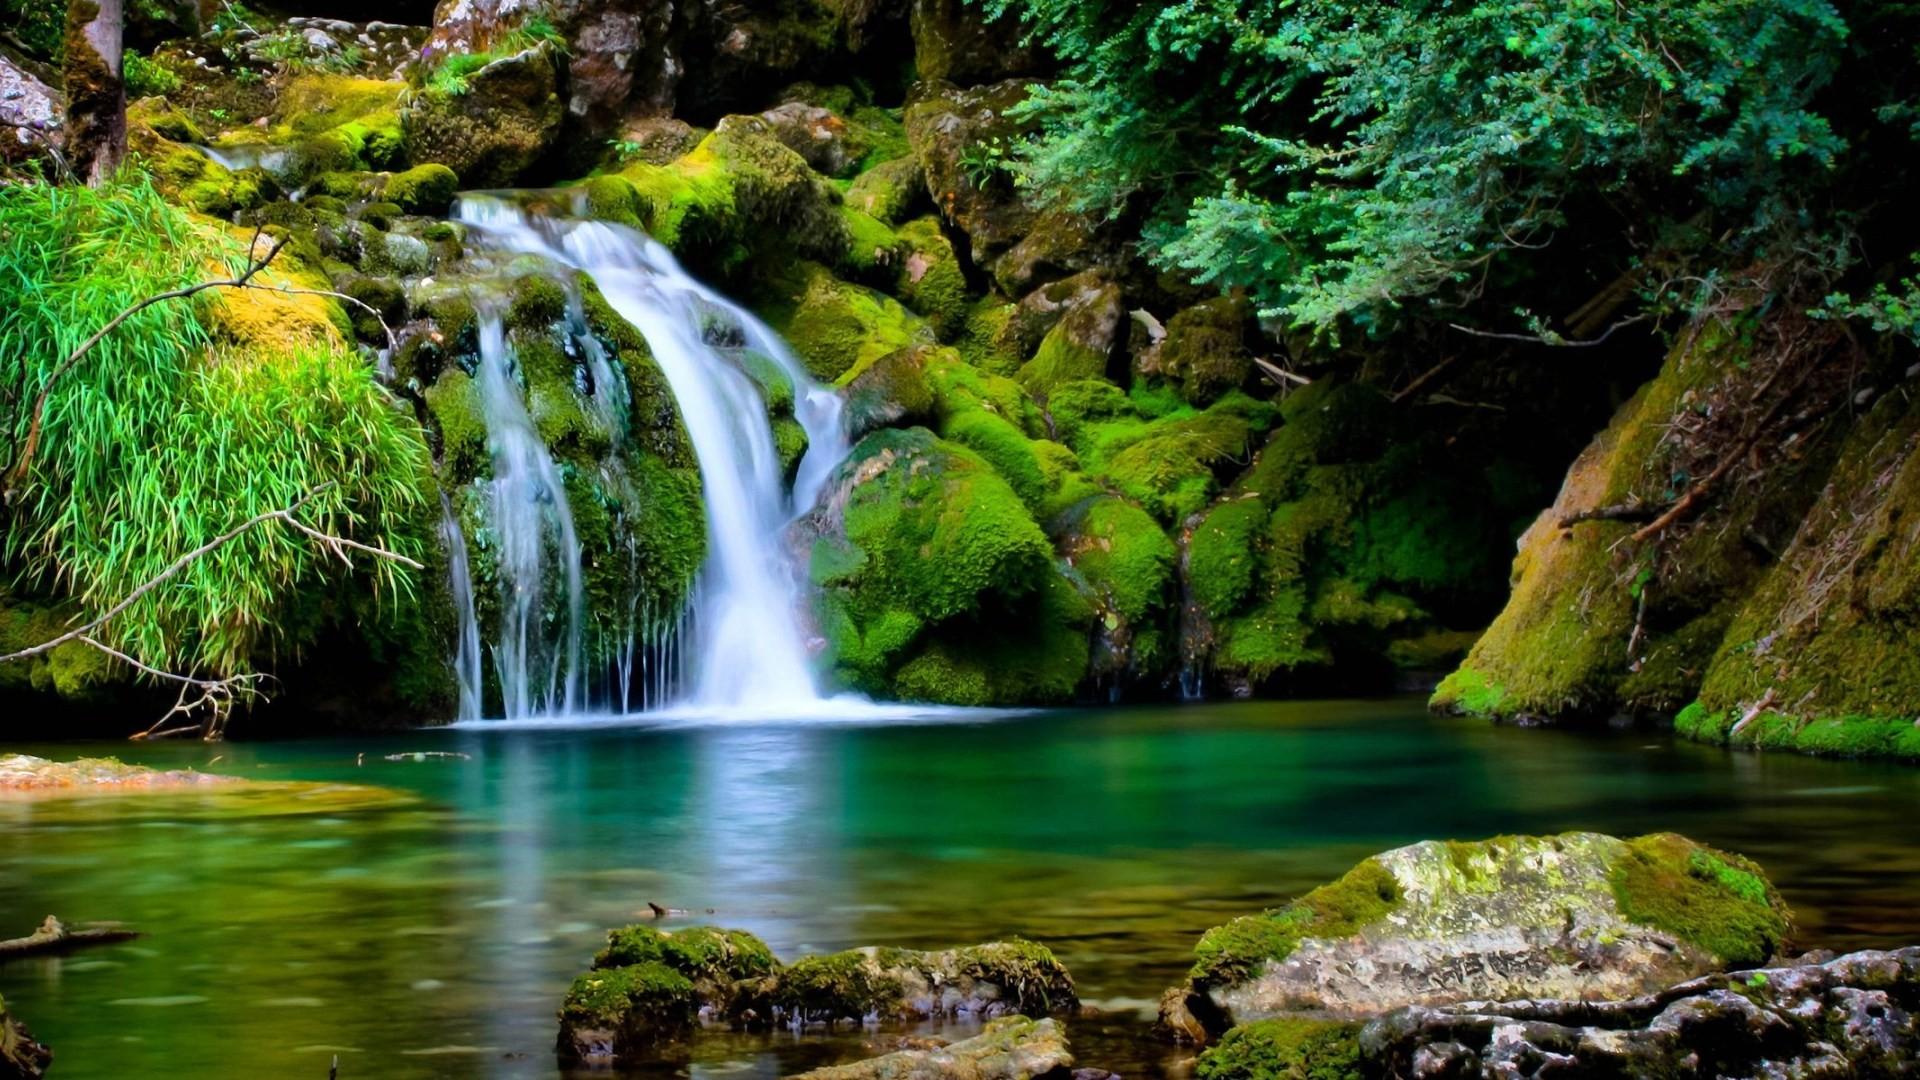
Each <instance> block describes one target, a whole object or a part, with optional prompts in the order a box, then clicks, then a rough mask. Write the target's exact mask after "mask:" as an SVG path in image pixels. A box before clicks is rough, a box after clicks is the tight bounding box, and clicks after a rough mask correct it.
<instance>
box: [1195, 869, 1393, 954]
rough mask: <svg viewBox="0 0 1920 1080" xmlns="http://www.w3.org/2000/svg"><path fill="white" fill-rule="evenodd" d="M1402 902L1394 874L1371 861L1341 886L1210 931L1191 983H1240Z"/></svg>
mask: <svg viewBox="0 0 1920 1080" xmlns="http://www.w3.org/2000/svg"><path fill="white" fill-rule="evenodd" d="M1399 902H1400V885H1399V882H1398V881H1396V880H1395V879H1394V876H1393V873H1392V872H1391V871H1389V870H1388V869H1387V868H1386V867H1385V866H1383V865H1381V864H1380V863H1379V862H1376V861H1375V860H1373V859H1366V860H1363V861H1362V862H1361V863H1360V864H1359V865H1358V866H1355V867H1354V868H1353V869H1352V870H1349V871H1347V873H1346V874H1345V875H1344V876H1343V877H1341V878H1340V880H1338V881H1335V882H1332V883H1330V884H1326V885H1322V886H1320V887H1319V888H1317V889H1315V890H1313V891H1312V892H1310V893H1308V894H1306V895H1305V896H1302V897H1300V898H1299V899H1298V900H1295V901H1293V902H1292V903H1289V904H1288V905H1287V906H1285V907H1283V908H1279V909H1277V910H1274V911H1268V912H1266V913H1264V914H1261V915H1246V916H1242V917H1241V918H1238V919H1235V920H1233V921H1232V922H1230V923H1227V924H1226V925H1225V926H1217V927H1214V928H1213V929H1212V930H1209V931H1207V932H1206V934H1205V935H1204V936H1202V937H1201V938H1200V943H1199V944H1198V945H1196V946H1194V950H1193V954H1194V965H1193V971H1192V978H1193V979H1194V980H1195V981H1196V982H1202V983H1208V984H1213V985H1232V984H1235V983H1238V982H1241V981H1243V980H1245V979H1247V978H1249V977H1251V976H1253V975H1255V974H1257V973H1258V972H1259V970H1260V968H1261V967H1262V966H1263V965H1265V964H1266V963H1268V962H1270V961H1271V962H1274V963H1278V962H1280V961H1283V960H1285V959H1286V958H1287V957H1288V956H1291V955H1292V954H1293V950H1294V949H1296V948H1298V947H1299V945H1300V942H1302V941H1304V940H1306V939H1307V938H1317V937H1328V938H1338V937H1348V936H1350V935H1352V934H1355V933H1358V932H1359V930H1360V929H1361V928H1362V927H1364V926H1366V925H1368V924H1369V923H1373V922H1377V921H1378V920H1380V919H1383V918H1385V917H1386V916H1387V914H1388V913H1389V912H1391V911H1392V910H1393V909H1394V907H1395V905H1397V904H1399Z"/></svg>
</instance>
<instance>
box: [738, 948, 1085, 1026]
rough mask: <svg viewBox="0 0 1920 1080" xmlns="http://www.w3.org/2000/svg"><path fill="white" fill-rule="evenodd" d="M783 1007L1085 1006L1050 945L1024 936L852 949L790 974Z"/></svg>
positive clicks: (919, 1012) (867, 1016) (960, 1014)
mask: <svg viewBox="0 0 1920 1080" xmlns="http://www.w3.org/2000/svg"><path fill="white" fill-rule="evenodd" d="M774 1001H775V1005H776V1007H777V1008H778V1009H779V1010H780V1011H781V1012H782V1013H784V1014H786V1015H787V1016H788V1017H790V1018H792V1019H793V1020H796V1021H798V1022H801V1023H828V1024H831V1023H835V1022H840V1021H854V1022H859V1021H862V1020H879V1021H915V1020H930V1019H937V1020H953V1019H958V1018H969V1019H974V1020H990V1019H994V1018H997V1017H1002V1016H1009V1015H1014V1014H1020V1015H1026V1016H1031V1017H1044V1016H1046V1015H1048V1014H1049V1013H1053V1012H1062V1011H1069V1010H1071V1009H1073V1008H1074V1007H1075V1005H1077V1004H1078V999H1077V998H1076V996H1075V994H1074V989H1073V977H1072V975H1070V974H1069V973H1068V972H1067V969H1066V967H1065V966H1063V965H1062V964H1061V963H1060V961H1059V960H1057V959H1055V958H1054V955H1053V952H1052V951H1051V950H1049V949H1048V948H1047V947H1046V946H1044V945H1038V944H1035V943H1034V942H1031V941H1022V940H1020V939H1018V938H1014V939H1010V940H1007V941H996V942H991V943H989V944H985V945H971V946H967V947H965V948H959V949H946V950H942V951H939V952H919V951H915V950H912V949H895V948H873V947H868V948H864V949H849V950H847V951H845V952H838V953H832V954H830V955H827V956H808V957H804V958H802V959H800V960H797V961H795V962H794V963H793V964H792V965H791V966H789V967H788V968H787V969H786V970H785V971H784V972H782V974H781V977H780V982H779V988H778V989H777V990H776V991H775V993H774Z"/></svg>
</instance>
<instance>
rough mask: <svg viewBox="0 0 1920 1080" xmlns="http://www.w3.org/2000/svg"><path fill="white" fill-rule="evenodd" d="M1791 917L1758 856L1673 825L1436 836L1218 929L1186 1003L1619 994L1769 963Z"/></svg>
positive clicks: (1357, 1010)
mask: <svg viewBox="0 0 1920 1080" xmlns="http://www.w3.org/2000/svg"><path fill="white" fill-rule="evenodd" d="M1789 929H1790V916H1789V913H1788V911H1787V909H1786V907H1785V905H1784V903H1783V902H1782V901H1781V900H1780V897H1779V895H1778V894H1777V893H1776V892H1774V890H1773V888H1772V886H1771V885H1769V884H1768V883H1767V881H1766V878H1765V877H1764V876H1763V875H1762V874H1761V872H1760V871H1759V868H1758V867H1756V866H1754V865H1753V864H1752V863H1750V862H1748V861H1747V860H1745V859H1742V858H1740V857H1739V856H1737V855H1729V854H1726V853H1723V852H1718V851H1715V850H1713V849H1712V848H1708V847H1705V846H1703V845H1700V844H1697V843H1694V842H1693V841H1691V840H1687V839H1686V838H1684V837H1680V836H1675V835H1673V834H1670V833H1662V834H1656V835H1651V836H1643V837H1639V838H1637V839H1634V840H1620V839H1616V838H1614V837H1610V836H1603V835H1600V834H1598V833H1566V834H1563V835H1560V836H1547V837H1500V838H1497V839H1493V840H1486V841H1480V842H1477V843H1458V842H1450V841H1449V842H1441V841H1427V842H1425V843H1420V844H1414V845H1412V846H1410V847H1404V848H1397V849H1395V850H1392V851H1388V852H1384V853H1382V854H1379V855H1376V856H1373V857H1372V858H1370V859H1367V860H1365V861H1363V862H1361V863H1360V864H1359V865H1358V866H1356V867H1355V868H1354V869H1353V870H1352V871H1350V872H1349V873H1348V874H1347V875H1346V876H1345V877H1343V878H1341V879H1340V880H1339V881H1337V882H1334V883H1333V884H1330V885H1326V886H1322V887H1321V888H1319V889H1316V890H1314V891H1313V892H1311V893H1308V894H1307V895H1305V896H1303V897H1301V898H1300V899H1298V900H1295V901H1294V902H1293V903H1291V904H1289V905H1288V906H1287V907H1285V908H1282V909H1280V910H1277V911H1271V912H1267V913H1266V914H1263V915H1254V916H1247V917H1243V918H1240V919H1236V920H1234V921H1233V922H1230V923H1228V924H1226V925H1225V926H1221V927H1216V928H1215V929H1213V930H1210V931H1208V932H1207V934H1206V935H1205V936H1204V937H1202V938H1201V940H1200V943H1199V945H1198V946H1197V947H1196V948H1195V950H1194V952H1195V957H1196V959H1197V962H1196V963H1195V965H1194V968H1193V972H1192V974H1191V976H1190V980H1189V984H1188V989H1189V992H1188V994H1187V995H1186V997H1185V999H1184V1001H1178V1002H1177V1004H1179V1005H1183V1006H1184V1008H1185V1010H1186V1011H1187V1012H1188V1013H1190V1014H1191V1015H1192V1016H1193V1017H1194V1018H1197V1020H1198V1021H1199V1023H1200V1024H1201V1025H1203V1026H1204V1027H1205V1028H1206V1029H1207V1030H1208V1031H1210V1032H1213V1033H1218V1032H1220V1031H1223V1030H1225V1029H1226V1028H1227V1027H1229V1026H1231V1025H1232V1024H1234V1023H1244V1022H1246V1021H1249V1020H1255V1019H1263V1018H1268V1017H1276V1016H1281V1015H1285V1014H1290V1013H1296V1012H1301V1011H1312V1012H1315V1013H1320V1014H1326V1015H1331V1016H1336V1017H1367V1016H1375V1015H1379V1014H1381V1013H1384V1012H1388V1011H1390V1010H1393V1009H1397V1008H1401V1007H1404V1006H1410V1005H1426V1006H1434V1005H1447V1004H1453V1003H1457V1002H1462V1001H1470V1000H1512V999H1517V998H1567V999H1572V1000H1606V999H1618V998H1626V997H1632V996H1635V995H1638V994H1644V993H1649V992H1652V991H1653V990H1656V989H1658V988H1659V987H1662V986H1667V985H1670V984H1672V983H1675V982H1678V981H1681V980H1684V979H1687V978H1692V977H1696V976H1699V975H1702V974H1705V973H1708V972H1711V971H1715V970H1720V969H1723V968H1726V967H1728V966H1730V965H1734V964H1741V963H1755V962H1760V961H1764V960H1765V959H1766V958H1767V957H1769V956H1771V955H1772V954H1773V953H1774V952H1775V951H1776V950H1777V949H1779V948H1780V947H1781V945H1782V944H1783V942H1784V941H1785V940H1786V936H1787V934H1788V931H1789ZM1163 1013H1164V1014H1165V1020H1164V1021H1163V1023H1165V1024H1166V1025H1167V1026H1168V1027H1170V1028H1174V1029H1176V1030H1178V1029H1180V1028H1182V1027H1189V1026H1191V1025H1189V1024H1187V1023H1185V1022H1183V1018H1182V1017H1181V1016H1180V1015H1179V1013H1178V1011H1177V1010H1164V1009H1163Z"/></svg>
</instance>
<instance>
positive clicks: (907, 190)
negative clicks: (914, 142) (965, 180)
mask: <svg viewBox="0 0 1920 1080" xmlns="http://www.w3.org/2000/svg"><path fill="white" fill-rule="evenodd" d="M846 200H847V205H848V206H851V207H853V208H854V209H856V210H859V211H861V212H862V213H865V214H868V215H870V216H872V217H873V218H875V219H877V220H879V221H882V222H884V223H886V224H888V225H899V224H901V223H903V222H905V221H906V220H907V219H909V218H911V217H914V216H915V215H916V214H917V213H918V212H919V211H921V210H930V209H931V208H932V206H933V204H932V203H931V202H930V201H929V200H928V199H927V176H926V172H925V170H923V169H922V168H921V167H920V161H919V159H917V158H914V157H911V156H908V157H900V158H894V159H893V160H891V161H883V162H881V163H879V164H878V165H875V166H874V167H873V168H871V169H868V170H867V171H865V172H863V173H861V174H860V175H859V176H856V177H854V178H853V183H852V184H850V185H849V186H848V187H847V194H846Z"/></svg>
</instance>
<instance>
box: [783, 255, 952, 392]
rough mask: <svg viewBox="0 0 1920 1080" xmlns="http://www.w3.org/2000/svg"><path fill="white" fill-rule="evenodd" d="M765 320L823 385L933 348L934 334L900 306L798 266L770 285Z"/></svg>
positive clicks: (812, 267)
mask: <svg viewBox="0 0 1920 1080" xmlns="http://www.w3.org/2000/svg"><path fill="white" fill-rule="evenodd" d="M765 290H766V294H767V296H768V301H767V302H766V303H764V304H763V305H762V312H761V313H762V315H764V316H765V317H766V319H767V321H768V322H769V323H771V324H772V326H773V328H774V329H775V330H776V331H778V332H779V333H780V335H781V337H783V338H784V339H786V341H787V342H789V343H790V344H791V345H792V346H793V349H794V352H795V353H796V354H797V355H798V356H799V357H800V359H801V360H802V361H803V362H805V364H806V365H807V370H808V371H809V372H811V373H812V374H813V377H814V378H816V379H818V380H820V381H821V382H825V383H831V382H836V381H838V382H841V383H842V384H843V385H844V384H845V383H846V382H848V381H850V380H852V379H853V378H855V377H857V376H858V375H859V373H860V372H861V371H863V370H865V368H866V367H867V365H869V364H871V363H873V362H874V361H876V360H879V359H880V358H881V357H883V356H886V355H888V354H890V353H893V352H895V351H897V350H900V349H903V348H907V347H909V346H913V345H921V344H932V343H933V339H934V335H933V331H932V330H931V329H930V328H929V327H928V326H927V324H926V323H925V322H923V321H921V320H920V319H919V318H918V317H917V316H915V315H914V314H913V313H912V312H909V311H908V310H907V309H906V308H904V307H902V306H901V305H900V303H899V302H898V301H896V300H893V299H891V298H889V297H886V296H883V295H881V294H880V293H877V292H874V291H873V290H871V289H866V288H862V287H861V286H859V285H855V284H852V283H850V282H846V281H842V280H840V279H838V278H836V277H834V276H833V273H832V272H831V271H830V270H828V269H827V268H826V267H824V266H821V265H819V264H817V263H809V262H799V263H796V264H794V265H793V266H792V267H790V268H789V269H788V270H786V271H785V272H783V273H781V274H780V275H779V276H778V277H777V278H775V279H774V280H772V281H770V282H768V283H767V285H766V287H765Z"/></svg>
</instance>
